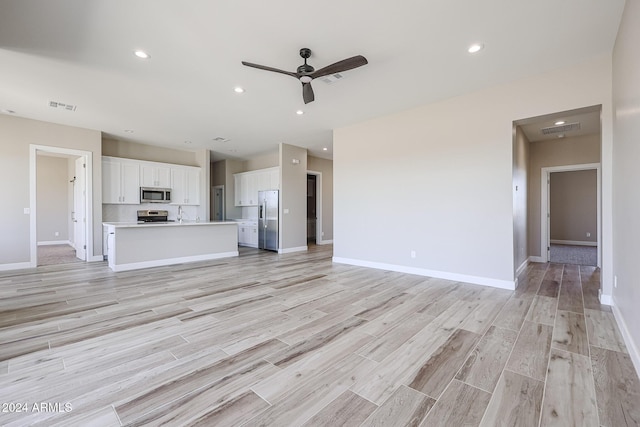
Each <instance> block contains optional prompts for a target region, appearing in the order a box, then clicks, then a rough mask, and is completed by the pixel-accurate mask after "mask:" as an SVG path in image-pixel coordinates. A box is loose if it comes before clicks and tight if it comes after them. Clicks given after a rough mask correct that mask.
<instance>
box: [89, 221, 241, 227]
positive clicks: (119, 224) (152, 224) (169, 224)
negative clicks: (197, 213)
mask: <svg viewBox="0 0 640 427" xmlns="http://www.w3.org/2000/svg"><path fill="white" fill-rule="evenodd" d="M228 224H236V222H235V221H198V222H196V221H182V222H179V221H172V222H137V221H129V222H103V223H102V225H106V226H108V227H115V228H133V227H145V228H146V227H184V226H203V225H228Z"/></svg>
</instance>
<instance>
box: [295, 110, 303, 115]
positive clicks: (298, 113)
mask: <svg viewBox="0 0 640 427" xmlns="http://www.w3.org/2000/svg"><path fill="white" fill-rule="evenodd" d="M296 114H297V115H299V116H301V115H303V114H304V111H302V110H298V111H296Z"/></svg>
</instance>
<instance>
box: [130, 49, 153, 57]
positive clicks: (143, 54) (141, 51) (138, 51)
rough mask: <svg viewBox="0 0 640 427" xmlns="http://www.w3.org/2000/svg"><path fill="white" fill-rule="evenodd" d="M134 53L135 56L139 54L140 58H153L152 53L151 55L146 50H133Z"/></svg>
mask: <svg viewBox="0 0 640 427" xmlns="http://www.w3.org/2000/svg"><path fill="white" fill-rule="evenodd" d="M133 54H134V55H135V56H137V57H138V58H140V59H149V58H151V55H149V54H148V53H147V52H145V51H144V50H136V51H135V52H133Z"/></svg>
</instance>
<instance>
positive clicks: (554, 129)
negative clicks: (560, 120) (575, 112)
mask: <svg viewBox="0 0 640 427" xmlns="http://www.w3.org/2000/svg"><path fill="white" fill-rule="evenodd" d="M572 130H580V123H567V124H564V125H560V126H549V127H548V128H542V129H540V132H542V134H543V135H554V134H556V133H566V132H570V131H572Z"/></svg>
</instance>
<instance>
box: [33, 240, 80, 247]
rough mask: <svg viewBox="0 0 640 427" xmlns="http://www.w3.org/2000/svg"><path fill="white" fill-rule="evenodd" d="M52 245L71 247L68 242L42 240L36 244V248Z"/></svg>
mask: <svg viewBox="0 0 640 427" xmlns="http://www.w3.org/2000/svg"><path fill="white" fill-rule="evenodd" d="M52 245H71V242H70V241H68V240H43V241H41V242H38V246H52ZM71 246H73V245H71Z"/></svg>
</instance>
